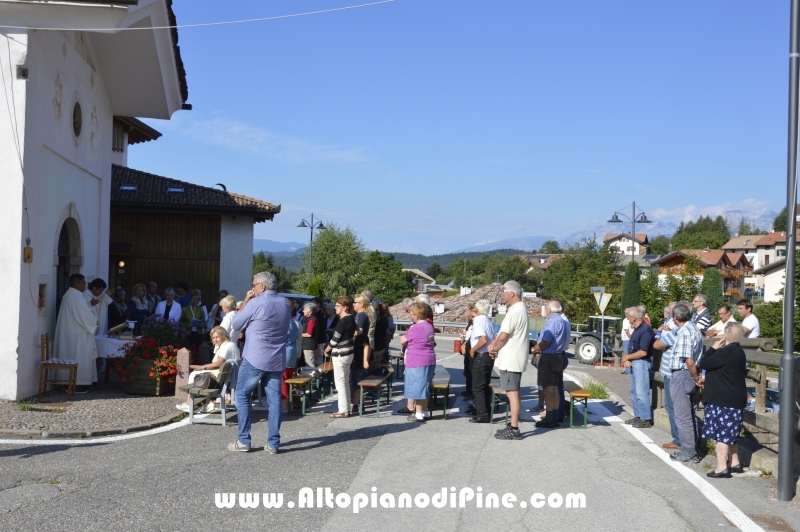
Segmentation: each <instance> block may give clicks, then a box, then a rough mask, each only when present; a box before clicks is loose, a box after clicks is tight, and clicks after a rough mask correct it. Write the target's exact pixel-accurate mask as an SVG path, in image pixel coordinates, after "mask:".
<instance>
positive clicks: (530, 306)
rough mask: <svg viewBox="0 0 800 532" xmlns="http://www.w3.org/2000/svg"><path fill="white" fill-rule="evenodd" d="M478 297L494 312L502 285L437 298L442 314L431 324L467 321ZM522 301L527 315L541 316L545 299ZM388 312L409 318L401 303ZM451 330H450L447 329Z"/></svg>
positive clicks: (501, 301)
mask: <svg viewBox="0 0 800 532" xmlns="http://www.w3.org/2000/svg"><path fill="white" fill-rule="evenodd" d="M480 299H487V300H489V302H490V303H491V304H492V309H493V310H494V311H495V312H496V311H497V305H503V304H505V302H504V301H503V285H502V284H499V283H493V284H489V285H485V286H477V287H475V288H473V290H472V293H471V294H469V295H466V296H461V295H458V296H450V297H446V298H443V299H437V300H436V303H444V314H435V315H434V316H433V324H434V325H436V324H437V323H441V322H450V323H467V318H466V312H467V308H469V306H470V305H474V304H475V303H476V302H477V301H478V300H480ZM522 302H523V303H524V304H525V308H526V309H527V310H528V316H530V317H533V318H540V317H542V307H543V306H544V304H545V303H547V301H546V300H544V299H541V298H538V297H523V298H522ZM389 312H390V313H391V315H392V317H393V318H394V319H396V320H410V319H411V315H410V314H409V313H408V312H405V311H404V310H403V308H402V303H398V304H397V305H395V306H393V307H391V308H389ZM448 332H452V331H448Z"/></svg>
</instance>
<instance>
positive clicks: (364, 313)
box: [350, 294, 375, 406]
mask: <svg viewBox="0 0 800 532" xmlns="http://www.w3.org/2000/svg"><path fill="white" fill-rule="evenodd" d="M353 309H355V311H356V312H358V314H356V327H358V334H357V335H356V338H355V348H354V355H355V356H354V357H353V366H352V368H351V370H350V371H351V374H350V387H351V388H352V389H353V406H355V405H356V404H358V403H359V401H360V399H361V389H360V388H359V387H358V383H359V381H361V380H362V379H364V378H365V377H366V376H367V374H368V373H369V370H370V369H373V368H371V365H370V361H371V358H372V347H371V346H370V342H369V325H370V323H371V322H372V320H374V319H375V310H374V309H373V308H372V305H370V302H369V299H367V298H366V297H364V296H363V295H361V294H358V295H357V296H355V297H354V298H353Z"/></svg>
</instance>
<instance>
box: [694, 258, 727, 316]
mask: <svg viewBox="0 0 800 532" xmlns="http://www.w3.org/2000/svg"><path fill="white" fill-rule="evenodd" d="M700 292H701V293H702V294H703V295H704V296H706V299H707V300H708V308H709V309H710V310H711V314H712V315H713V314H714V312H716V310H717V307H718V306H720V305H721V304H723V303H724V302H725V296H724V295H723V292H722V277H721V276H720V274H719V270H717V269H716V268H708V269H706V272H705V275H703V282H702V283H700Z"/></svg>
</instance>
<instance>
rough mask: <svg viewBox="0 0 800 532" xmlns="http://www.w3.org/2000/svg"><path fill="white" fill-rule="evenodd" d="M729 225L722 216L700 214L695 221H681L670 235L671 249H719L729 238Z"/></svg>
mask: <svg viewBox="0 0 800 532" xmlns="http://www.w3.org/2000/svg"><path fill="white" fill-rule="evenodd" d="M730 233H731V231H730V227H728V222H727V221H726V220H725V218H723V217H722V216H717V217H716V218H715V219H713V220H712V219H711V217H710V216H701V217H700V218H698V219H697V221H696V222H688V223H685V224H684V223H683V222H681V225H680V226H678V230H677V231H676V232H675V234H674V235H673V236H672V249H703V248H708V249H720V248H722V246H724V245H725V243H726V242H727V241H728V240H730Z"/></svg>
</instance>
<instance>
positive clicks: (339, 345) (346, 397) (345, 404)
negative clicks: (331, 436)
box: [325, 296, 356, 418]
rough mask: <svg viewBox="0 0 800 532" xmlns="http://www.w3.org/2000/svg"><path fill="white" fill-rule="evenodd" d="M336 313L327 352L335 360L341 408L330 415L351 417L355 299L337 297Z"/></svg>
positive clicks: (334, 367)
mask: <svg viewBox="0 0 800 532" xmlns="http://www.w3.org/2000/svg"><path fill="white" fill-rule="evenodd" d="M335 308H336V313H337V314H338V315H339V322H338V323H337V324H336V328H335V329H334V331H333V337H332V338H331V340H330V342H328V347H327V348H326V349H325V354H326V355H330V356H331V362H333V380H334V382H335V383H336V393H337V394H338V396H339V410H338V411H337V412H334V413H333V414H331V415H330V417H332V418H340V417H350V367H351V366H352V365H353V347H354V345H353V344H354V337H355V335H356V322H355V319H353V317H352V316H351V315H350V311H351V310H352V308H353V301H352V300H351V299H350V298H349V297H345V296H341V297H338V298H336V305H335Z"/></svg>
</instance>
